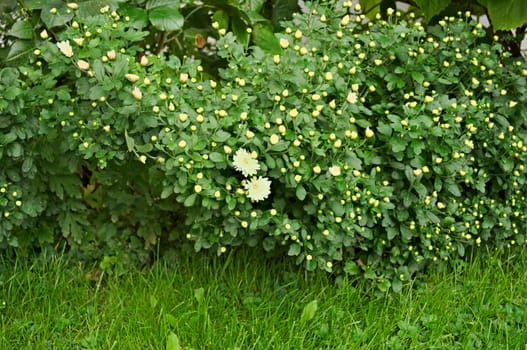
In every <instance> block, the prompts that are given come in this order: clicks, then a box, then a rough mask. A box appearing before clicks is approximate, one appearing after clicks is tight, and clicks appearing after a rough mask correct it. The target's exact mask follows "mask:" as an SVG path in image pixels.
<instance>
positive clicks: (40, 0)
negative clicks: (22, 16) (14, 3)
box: [24, 0, 48, 10]
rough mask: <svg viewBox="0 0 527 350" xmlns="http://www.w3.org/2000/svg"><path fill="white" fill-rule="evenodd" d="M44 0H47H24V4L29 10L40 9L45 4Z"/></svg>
mask: <svg viewBox="0 0 527 350" xmlns="http://www.w3.org/2000/svg"><path fill="white" fill-rule="evenodd" d="M46 2H48V1H47V0H26V1H24V5H25V6H26V7H27V8H28V9H29V10H40V9H42V8H43V7H44V6H45V5H46Z"/></svg>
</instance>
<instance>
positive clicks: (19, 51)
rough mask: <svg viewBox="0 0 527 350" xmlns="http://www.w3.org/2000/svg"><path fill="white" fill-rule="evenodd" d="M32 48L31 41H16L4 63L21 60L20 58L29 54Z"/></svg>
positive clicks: (33, 46)
mask: <svg viewBox="0 0 527 350" xmlns="http://www.w3.org/2000/svg"><path fill="white" fill-rule="evenodd" d="M34 48H35V45H34V44H33V42H32V41H29V40H17V41H15V42H14V43H13V45H11V47H10V48H9V52H8V53H7V57H6V61H14V60H17V59H19V58H21V57H22V56H24V55H27V54H29V53H30V52H31V51H33V49H34Z"/></svg>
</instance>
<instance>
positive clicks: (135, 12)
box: [119, 4, 148, 41]
mask: <svg viewBox="0 0 527 350" xmlns="http://www.w3.org/2000/svg"><path fill="white" fill-rule="evenodd" d="M119 10H120V12H121V13H122V14H123V16H128V17H130V22H129V23H130V24H131V25H132V26H133V27H134V28H136V29H141V28H144V27H145V26H146V25H147V23H148V13H147V12H146V11H145V9H143V8H140V7H135V6H130V5H127V4H122V5H121V6H120V7H119ZM129 40H130V39H129ZM132 41H135V40H132Z"/></svg>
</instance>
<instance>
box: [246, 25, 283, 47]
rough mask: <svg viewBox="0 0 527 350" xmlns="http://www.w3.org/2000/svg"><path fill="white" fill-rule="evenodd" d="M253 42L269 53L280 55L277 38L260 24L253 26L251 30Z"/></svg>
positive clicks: (266, 27)
mask: <svg viewBox="0 0 527 350" xmlns="http://www.w3.org/2000/svg"><path fill="white" fill-rule="evenodd" d="M253 41H254V43H255V44H256V45H258V46H259V47H261V48H262V49H263V50H265V51H267V52H269V53H272V54H279V53H280V50H281V49H280V43H279V41H278V38H277V37H276V36H275V35H274V33H273V31H272V30H271V29H270V28H269V27H268V26H265V25H261V24H258V25H255V26H254V28H253Z"/></svg>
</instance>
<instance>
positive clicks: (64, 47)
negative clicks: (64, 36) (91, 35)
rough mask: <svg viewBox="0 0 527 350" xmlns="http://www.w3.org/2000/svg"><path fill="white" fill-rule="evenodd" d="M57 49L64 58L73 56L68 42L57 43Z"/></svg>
mask: <svg viewBox="0 0 527 350" xmlns="http://www.w3.org/2000/svg"><path fill="white" fill-rule="evenodd" d="M57 47H58V48H59V50H60V52H62V53H63V54H64V56H66V57H71V56H73V49H72V48H71V45H70V41H69V40H64V41H60V42H58V43H57Z"/></svg>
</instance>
